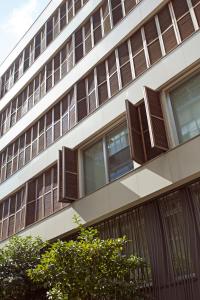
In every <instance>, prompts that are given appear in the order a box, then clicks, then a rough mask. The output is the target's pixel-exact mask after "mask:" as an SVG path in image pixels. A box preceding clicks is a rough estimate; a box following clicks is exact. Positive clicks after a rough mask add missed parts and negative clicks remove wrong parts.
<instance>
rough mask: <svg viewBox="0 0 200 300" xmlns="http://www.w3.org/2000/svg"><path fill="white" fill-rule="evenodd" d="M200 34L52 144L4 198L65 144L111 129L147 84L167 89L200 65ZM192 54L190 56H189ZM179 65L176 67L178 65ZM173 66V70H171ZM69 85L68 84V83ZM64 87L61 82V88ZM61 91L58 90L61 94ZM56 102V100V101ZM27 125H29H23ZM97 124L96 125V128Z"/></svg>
mask: <svg viewBox="0 0 200 300" xmlns="http://www.w3.org/2000/svg"><path fill="white" fill-rule="evenodd" d="M199 45H200V32H197V33H196V34H194V35H193V36H192V37H191V38H190V39H188V40H187V41H185V42H184V43H183V44H181V45H180V46H179V47H177V48H176V49H175V50H174V51H172V52H171V53H170V54H168V56H166V57H165V58H163V59H161V60H160V61H159V62H158V63H157V64H155V65H154V66H152V67H151V68H150V69H149V70H148V71H146V72H145V73H144V74H143V75H142V76H140V77H139V78H138V79H137V80H135V81H134V82H133V83H131V84H130V85H129V86H128V87H127V88H125V89H123V90H122V91H121V92H120V93H118V94H117V95H116V96H115V97H113V98H112V99H111V100H110V101H108V102H107V103H105V104H104V105H103V106H101V107H100V108H99V109H97V110H96V111H95V112H94V113H93V114H91V115H89V116H88V117H86V118H85V119H84V120H82V121H81V122H80V123H79V124H78V125H76V126H75V127H74V128H73V129H71V130H70V131H69V132H68V133H67V134H66V135H64V136H63V137H62V138H60V139H59V140H58V141H57V142H56V143H54V144H52V145H51V146H50V147H49V148H48V149H47V150H46V151H43V152H42V153H41V154H39V155H38V156H37V157H35V158H34V159H33V160H32V161H30V162H29V163H28V164H27V165H26V166H24V167H23V168H22V169H21V170H19V171H18V172H16V173H15V174H14V175H12V176H11V177H10V178H9V179H7V180H6V181H5V182H3V183H2V184H1V185H0V199H3V198H4V197H6V195H7V194H8V191H9V193H12V192H13V191H15V190H16V189H17V188H18V187H19V186H21V185H22V184H23V183H24V182H25V181H27V180H29V179H31V178H32V177H33V176H35V175H37V174H38V173H39V172H40V171H42V170H43V169H45V168H47V167H48V166H50V165H51V164H52V163H53V162H55V161H56V160H57V158H58V150H59V149H61V148H62V146H63V145H65V146H68V147H70V148H74V147H77V146H78V145H80V144H81V143H83V142H84V141H85V140H86V139H88V138H89V137H91V136H92V135H95V134H96V133H97V132H98V131H100V130H101V129H102V128H103V127H105V126H107V125H108V124H109V123H111V122H112V121H113V120H114V119H116V118H118V117H119V115H121V114H123V113H124V112H125V101H124V100H125V99H129V100H130V101H132V102H133V103H136V102H137V101H139V100H140V99H142V98H143V94H142V92H143V89H142V87H143V86H144V85H147V86H149V87H151V88H153V89H157V88H159V87H160V86H163V85H164V84H166V83H167V82H168V81H170V80H171V81H173V80H174V78H175V77H176V76H178V75H179V74H180V73H182V72H183V71H185V70H186V69H187V68H188V67H191V65H194V64H195V63H197V62H199V59H200V53H199ZM188 53H190V55H188ZM174 62H176V64H174ZM170 66H171V67H170ZM66 85H67V82H66ZM61 88H62V84H61V83H60V89H61ZM51 92H52V95H53V93H54V92H55V89H53V90H52V91H51ZM59 92H61V91H58V90H57V91H56V93H59ZM52 99H53V96H52V98H50V99H49V98H48V95H47V96H46V97H45V98H44V101H46V105H48V104H49V103H48V101H51V100H52ZM52 102H53V100H52ZM43 105H44V102H43V103H42V102H41V101H40V102H39V103H38V104H37V106H36V107H35V108H33V109H32V111H30V114H27V115H26V116H24V118H22V119H21V120H20V121H19V122H18V124H16V127H15V131H14V132H13V131H12V132H11V131H10V132H8V134H11V133H12V136H10V139H12V138H14V136H15V135H17V134H18V132H19V133H20V131H21V130H22V127H23V126H26V122H27V123H29V124H30V123H32V122H33V121H34V119H35V114H37V110H39V111H44V110H45V109H44V107H43ZM23 122H25V124H23ZM94 124H95V126H94ZM8 134H6V135H5V136H4V137H2V139H1V145H0V147H1V149H3V148H4V146H5V145H6V144H7V143H8V141H9V139H8V136H9V135H8Z"/></svg>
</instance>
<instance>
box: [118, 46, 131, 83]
mask: <svg viewBox="0 0 200 300" xmlns="http://www.w3.org/2000/svg"><path fill="white" fill-rule="evenodd" d="M118 51H119V64H120V72H121V79H122V86H125V85H126V84H128V83H129V82H131V81H132V73H131V66H130V58H129V51H128V43H127V42H125V43H123V44H122V45H121V46H119V48H118Z"/></svg>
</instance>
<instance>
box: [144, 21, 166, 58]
mask: <svg viewBox="0 0 200 300" xmlns="http://www.w3.org/2000/svg"><path fill="white" fill-rule="evenodd" d="M144 31H145V36H146V41H147V48H148V52H149V58H150V62H151V64H153V63H155V62H156V61H158V60H159V59H160V58H161V56H162V52H161V48H160V42H159V39H158V32H157V29H156V23H155V19H154V18H152V19H151V20H150V21H149V22H148V23H146V24H145V26H144Z"/></svg>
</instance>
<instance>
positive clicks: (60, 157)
mask: <svg viewBox="0 0 200 300" xmlns="http://www.w3.org/2000/svg"><path fill="white" fill-rule="evenodd" d="M62 165H63V164H62V151H61V150H59V151H58V161H57V174H58V175H57V176H58V190H57V195H58V197H57V198H58V201H61V200H62V189H63V186H62V184H63V180H62Z"/></svg>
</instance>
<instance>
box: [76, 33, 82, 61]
mask: <svg viewBox="0 0 200 300" xmlns="http://www.w3.org/2000/svg"><path fill="white" fill-rule="evenodd" d="M82 57H83V35H82V28H80V29H79V30H78V31H76V32H75V62H76V63H77V62H78V61H79V60H80V59H81V58H82Z"/></svg>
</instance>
